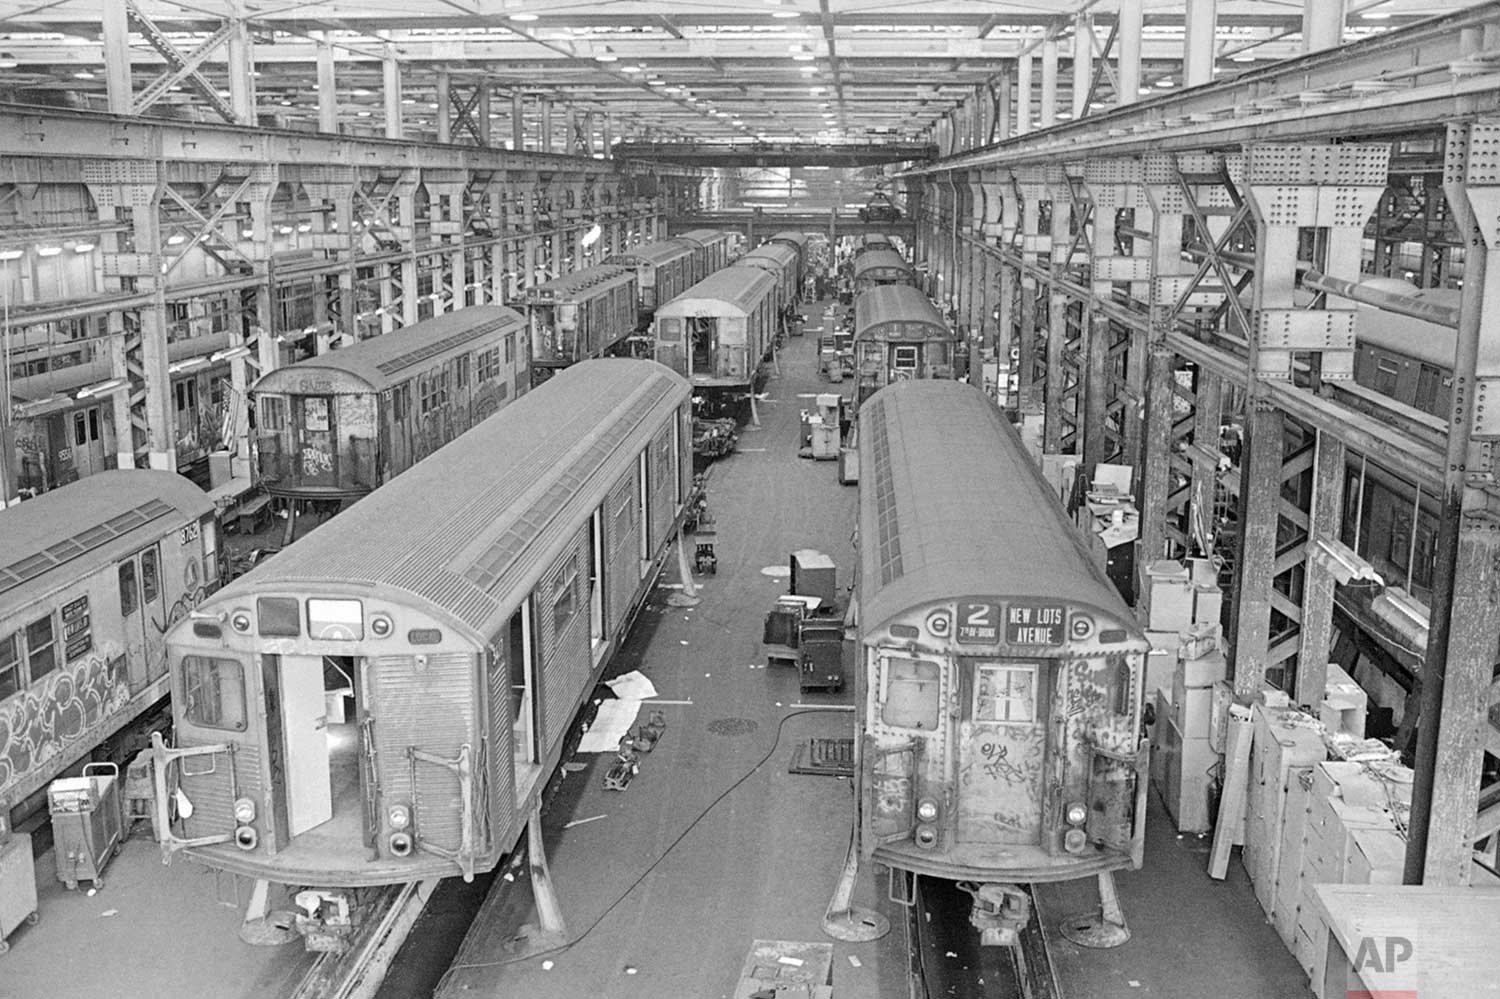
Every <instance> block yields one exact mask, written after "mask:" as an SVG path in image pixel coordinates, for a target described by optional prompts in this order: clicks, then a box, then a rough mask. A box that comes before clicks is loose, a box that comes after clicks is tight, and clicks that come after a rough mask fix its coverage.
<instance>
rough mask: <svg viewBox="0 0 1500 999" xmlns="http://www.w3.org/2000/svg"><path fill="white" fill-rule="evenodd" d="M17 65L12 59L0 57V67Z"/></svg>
mask: <svg viewBox="0 0 1500 999" xmlns="http://www.w3.org/2000/svg"><path fill="white" fill-rule="evenodd" d="M18 65H20V64H19V63H17V62H16V61H15V60H14V59H0V69H15V68H16V66H18Z"/></svg>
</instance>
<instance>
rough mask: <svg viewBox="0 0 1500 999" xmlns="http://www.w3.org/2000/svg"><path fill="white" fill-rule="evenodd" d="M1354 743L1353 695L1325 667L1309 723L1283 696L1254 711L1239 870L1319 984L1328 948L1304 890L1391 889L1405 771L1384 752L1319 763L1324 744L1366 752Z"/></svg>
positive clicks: (1359, 710) (1406, 806)
mask: <svg viewBox="0 0 1500 999" xmlns="http://www.w3.org/2000/svg"><path fill="white" fill-rule="evenodd" d="M1335 726H1337V727H1335ZM1363 735H1364V695H1363V692H1362V691H1360V689H1359V687H1358V685H1356V684H1355V683H1354V682H1353V681H1352V680H1351V679H1350V678H1349V676H1348V674H1347V673H1345V672H1344V671H1342V670H1340V669H1339V668H1338V667H1337V666H1335V665H1332V664H1330V665H1329V667H1328V683H1327V686H1326V688H1325V697H1324V699H1323V701H1322V702H1321V703H1320V704H1319V716H1318V717H1316V718H1315V717H1313V716H1312V715H1309V714H1306V713H1304V712H1301V711H1297V710H1294V709H1291V708H1289V707H1287V706H1286V705H1285V695H1272V696H1268V697H1266V698H1265V699H1264V703H1262V704H1258V705H1256V707H1255V738H1254V742H1253V745H1252V749H1251V755H1250V760H1251V779H1250V784H1249V797H1248V802H1247V818H1246V835H1245V852H1244V860H1245V867H1246V869H1247V870H1248V871H1249V873H1250V877H1251V880H1252V881H1253V882H1254V886H1255V897H1256V898H1257V899H1258V900H1259V901H1260V904H1261V907H1262V908H1263V909H1265V911H1266V913H1267V915H1269V916H1270V918H1271V923H1272V925H1273V926H1275V927H1276V932H1277V933H1278V934H1279V935H1280V936H1281V939H1282V940H1284V941H1285V942H1286V945H1287V947H1288V948H1289V949H1290V950H1291V951H1292V953H1293V954H1294V955H1296V957H1297V960H1298V962H1299V963H1301V965H1302V967H1303V970H1305V971H1306V972H1307V973H1308V974H1309V975H1310V976H1311V977H1312V980H1313V981H1314V982H1320V981H1322V975H1323V964H1324V961H1325V960H1326V957H1327V948H1328V928H1327V927H1326V926H1325V925H1324V924H1323V922H1322V920H1321V918H1320V916H1319V912H1318V908H1317V904H1316V902H1315V900H1314V886H1316V885H1320V884H1400V883H1401V873H1402V866H1403V863H1404V860H1405V854H1406V840H1405V838H1404V837H1403V836H1402V834H1401V832H1400V830H1401V829H1404V828H1405V824H1406V818H1407V813H1408V812H1409V810H1410V807H1411V771H1410V770H1408V769H1407V768H1405V767H1402V766H1400V765H1399V764H1397V763H1396V762H1395V760H1394V758H1393V756H1392V754H1390V753H1386V754H1385V755H1384V756H1383V757H1382V758H1381V759H1379V760H1375V761H1361V762H1355V761H1350V760H1325V756H1326V755H1327V749H1328V747H1329V746H1332V747H1335V749H1336V750H1337V748H1338V747H1340V746H1342V745H1351V744H1358V745H1362V746H1363V745H1367V744H1366V743H1365V742H1364V741H1363Z"/></svg>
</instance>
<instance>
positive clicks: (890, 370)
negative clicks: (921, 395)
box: [854, 284, 967, 403]
mask: <svg viewBox="0 0 1500 999" xmlns="http://www.w3.org/2000/svg"><path fill="white" fill-rule="evenodd" d="M963 348H964V342H963V338H962V337H961V336H959V334H958V333H957V332H955V331H954V330H953V328H952V327H951V326H949V325H948V322H947V320H945V319H944V318H943V314H942V313H941V312H939V311H938V308H937V306H935V305H933V304H932V300H931V299H929V298H928V297H927V296H926V295H924V294H922V292H920V291H918V290H917V289H916V288H914V287H912V286H911V285H907V284H884V285H876V286H874V287H871V288H870V289H869V290H867V291H865V292H862V293H861V294H860V295H859V296H858V297H857V298H855V300H854V370H855V377H856V379H857V380H858V382H857V384H858V389H857V392H858V398H857V400H856V401H857V402H859V403H863V402H864V401H865V400H866V399H868V398H869V397H870V396H872V395H874V394H875V393H876V392H878V391H880V389H882V388H884V387H885V386H887V385H889V384H891V383H892V382H897V381H904V380H908V379H913V378H916V379H921V378H962V377H963V376H964V375H965V374H966V373H967V372H965V371H964V370H963V367H964V361H965V360H966V357H965V352H964V349H963Z"/></svg>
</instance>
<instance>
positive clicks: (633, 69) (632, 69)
mask: <svg viewBox="0 0 1500 999" xmlns="http://www.w3.org/2000/svg"><path fill="white" fill-rule="evenodd" d="M645 71H646V67H645V64H641V65H638V66H621V67H620V72H622V73H644V72H645Z"/></svg>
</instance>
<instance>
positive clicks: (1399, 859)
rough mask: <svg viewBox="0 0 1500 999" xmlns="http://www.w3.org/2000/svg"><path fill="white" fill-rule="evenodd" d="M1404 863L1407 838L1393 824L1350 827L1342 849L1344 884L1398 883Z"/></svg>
mask: <svg viewBox="0 0 1500 999" xmlns="http://www.w3.org/2000/svg"><path fill="white" fill-rule="evenodd" d="M1405 867H1406V840H1404V839H1402V838H1401V836H1400V834H1399V833H1397V832H1396V830H1395V828H1394V827H1393V828H1390V829H1351V830H1350V831H1349V848H1348V849H1346V850H1345V852H1344V884H1346V885H1399V884H1400V883H1401V877H1402V874H1403V873H1404V872H1405Z"/></svg>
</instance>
